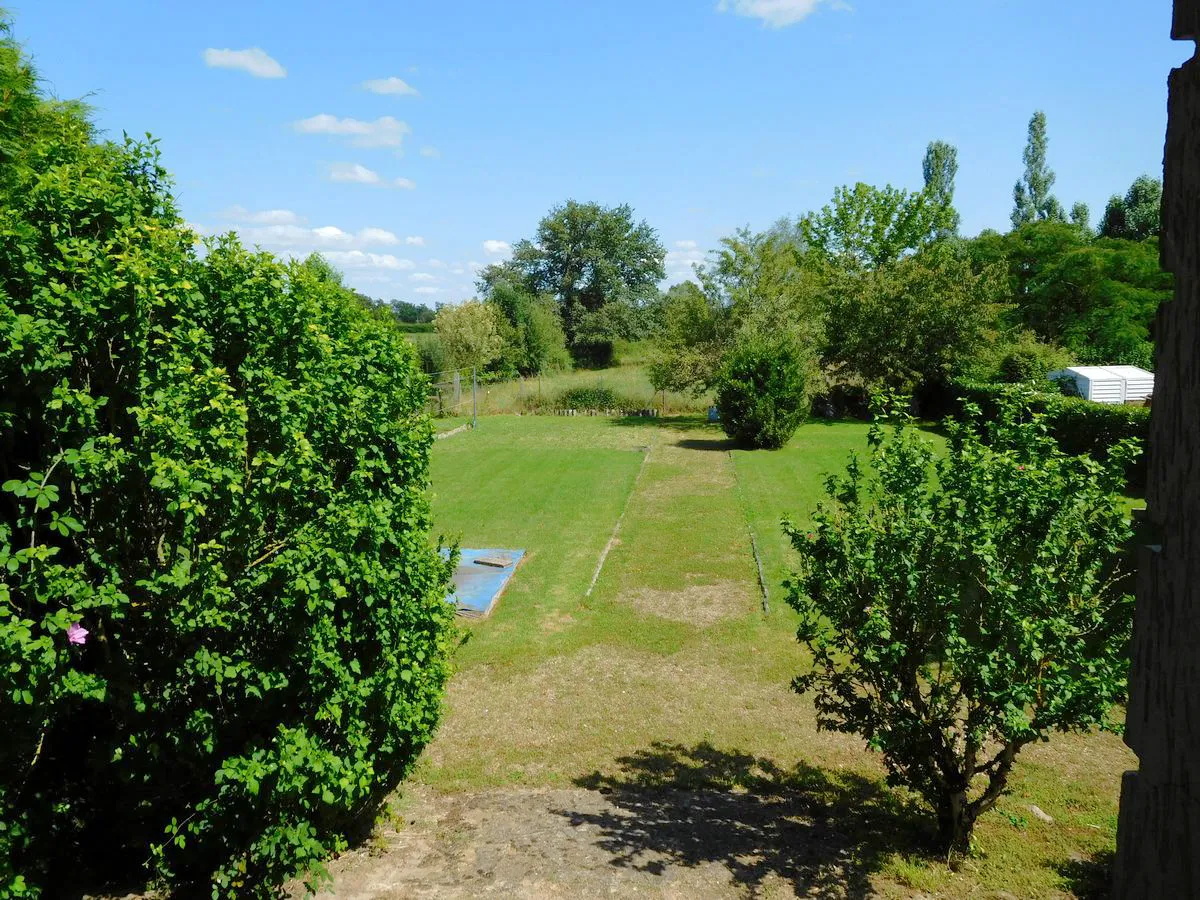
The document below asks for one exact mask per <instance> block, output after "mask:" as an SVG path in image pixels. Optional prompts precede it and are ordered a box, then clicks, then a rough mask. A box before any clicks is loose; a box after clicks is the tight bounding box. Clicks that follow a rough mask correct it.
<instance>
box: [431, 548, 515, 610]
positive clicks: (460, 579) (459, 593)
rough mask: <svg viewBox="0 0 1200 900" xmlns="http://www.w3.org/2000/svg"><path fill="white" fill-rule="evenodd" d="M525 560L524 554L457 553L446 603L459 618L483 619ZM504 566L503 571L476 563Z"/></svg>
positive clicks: (465, 550) (470, 551)
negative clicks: (503, 564)
mask: <svg viewBox="0 0 1200 900" xmlns="http://www.w3.org/2000/svg"><path fill="white" fill-rule="evenodd" d="M524 557H525V551H524V550H497V549H492V548H488V549H481V550H477V549H467V548H465V547H464V548H463V549H462V550H460V551H459V558H458V568H457V569H455V571H454V589H453V590H452V591H451V592H450V594H449V596H447V597H446V599H447V600H448V601H449V602H451V603H453V604H454V606H455V608H456V609H457V610H458V612H459V614H460V615H463V616H470V617H478V616H486V615H487V614H488V613H490V612H491V611H492V607H494V606H495V605H496V601H497V600H498V599H500V595H501V594H502V593H503V592H504V589H505V588H506V587H507V586H508V582H509V579H511V578H512V577H513V573H514V572H516V571H517V566H519V565H520V564H521V560H522V559H524ZM481 559H486V560H489V561H491V562H507V565H505V566H504V567H503V568H501V567H499V566H496V565H486V564H484V563H480V562H478V561H477V560H481Z"/></svg>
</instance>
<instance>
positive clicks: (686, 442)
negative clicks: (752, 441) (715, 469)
mask: <svg viewBox="0 0 1200 900" xmlns="http://www.w3.org/2000/svg"><path fill="white" fill-rule="evenodd" d="M675 446H676V447H682V448H683V449H684V450H706V451H709V452H714V451H715V452H718V453H725V452H727V451H729V450H736V449H737V448H738V443H737V441H734V440H731V439H730V438H683V439H682V440H678V441H676V442H675Z"/></svg>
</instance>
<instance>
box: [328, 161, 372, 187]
mask: <svg viewBox="0 0 1200 900" xmlns="http://www.w3.org/2000/svg"><path fill="white" fill-rule="evenodd" d="M329 180H330V181H351V182H354V183H355V184H379V181H380V179H379V173H378V172H376V171H374V170H373V169H368V168H367V167H366V166H360V165H359V164H358V163H334V164H333V165H332V166H330V167H329Z"/></svg>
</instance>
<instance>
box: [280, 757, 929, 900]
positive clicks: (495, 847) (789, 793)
mask: <svg viewBox="0 0 1200 900" xmlns="http://www.w3.org/2000/svg"><path fill="white" fill-rule="evenodd" d="M625 763H626V767H627V771H626V773H625V775H624V776H622V777H621V778H618V779H615V780H611V781H605V782H604V783H602V784H598V785H597V788H596V789H592V788H588V787H587V786H586V785H580V786H576V787H570V788H562V789H519V790H493V791H481V792H475V793H467V794H451V795H447V794H439V793H436V792H433V791H430V790H428V789H424V790H422V789H416V790H413V791H409V792H407V793H406V796H405V798H404V804H403V809H402V811H400V813H399V814H397V815H396V816H395V817H394V818H393V824H392V825H390V826H387V827H384V828H381V829H380V830H379V831H378V833H377V835H376V838H375V840H374V841H372V847H371V848H370V849H369V850H362V851H357V852H354V853H350V854H347V855H345V856H343V857H342V858H341V859H338V860H336V861H335V862H334V863H333V864H332V865H331V866H330V870H331V873H332V875H333V878H334V891H333V892H331V893H327V894H322V895H320V896H322V897H330V898H332V897H337V898H339V900H346V898H383V897H429V898H460V897H462V898H476V897H478V896H481V895H488V896H502V897H529V898H542V897H619V898H624V897H631V898H632V897H655V898H691V897H705V898H710V897H711V898H740V897H764V898H794V897H811V896H819V897H827V898H838V897H861V896H865V895H866V894H868V893H870V873H871V870H872V868H873V867H874V866H875V865H876V864H877V863H878V862H879V858H878V856H877V855H871V856H863V854H862V853H861V851H860V850H859V849H858V847H857V846H856V842H857V834H858V832H859V830H861V829H864V828H871V829H873V830H877V831H884V832H888V833H891V834H893V835H898V834H905V833H906V832H907V830H908V828H909V824H908V822H907V820H906V819H905V818H904V813H903V811H902V810H900V809H898V808H896V807H895V806H894V805H893V804H891V803H890V802H889V801H888V799H887V798H886V797H885V796H884V795H882V794H881V793H880V792H879V790H878V788H877V786H875V785H874V784H872V783H868V782H862V781H861V780H856V779H853V778H850V779H846V778H843V777H841V776H837V775H833V776H829V775H825V774H822V773H819V772H816V771H815V770H810V769H807V768H805V767H799V768H797V769H796V770H794V771H788V772H783V771H780V770H777V769H774V768H773V767H772V766H771V765H770V764H767V766H766V768H765V770H764V769H763V768H762V767H759V766H758V765H757V763H758V761H757V760H755V759H754V758H753V757H750V756H746V755H744V754H736V753H722V752H720V751H717V750H714V749H713V748H711V747H707V746H699V747H694V748H684V747H679V746H676V745H659V746H656V747H654V748H650V749H648V750H647V751H646V752H645V753H643V754H640V755H638V756H637V757H632V758H630V759H628V760H626V761H625ZM642 768H645V769H647V770H648V771H646V772H643V771H639V770H640V769H642ZM646 775H651V776H652V777H654V778H655V779H656V786H655V787H647V788H636V789H631V788H630V787H629V786H628V785H627V784H626V780H625V779H626V778H639V779H640V778H642V777H643V776H646ZM742 776H744V777H748V778H753V779H757V780H756V782H755V784H754V788H755V789H754V790H753V791H750V790H744V789H739V788H737V787H734V786H730V785H729V784H728V780H729V778H730V777H734V778H737V777H742ZM678 777H683V778H684V782H683V783H685V784H688V785H691V784H694V785H695V786H694V787H691V786H689V787H681V786H678V784H677V783H676V781H675V779H676V778H678ZM292 895H293V896H296V897H298V896H300V891H298V890H293V894H292Z"/></svg>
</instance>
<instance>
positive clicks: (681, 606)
mask: <svg viewBox="0 0 1200 900" xmlns="http://www.w3.org/2000/svg"><path fill="white" fill-rule="evenodd" d="M621 599H623V600H624V601H625V602H627V603H629V604H630V605H632V606H633V608H634V609H636V610H637V611H638V612H642V613H646V614H647V615H652V616H661V617H662V618H664V619H671V620H672V621H675V622H688V623H690V624H692V625H697V626H699V627H705V626H708V625H713V624H715V623H717V622H720V621H723V620H725V619H732V618H738V617H740V616H744V615H746V614H747V613H751V612H754V609H755V600H754V597H753V595H751V594H750V593H748V592H747V590H746V585H744V584H742V583H741V582H737V581H721V582H718V583H716V584H693V585H689V586H688V587H685V588H682V589H681V590H677V591H655V590H650V589H648V588H643V589H641V590H638V591H634V592H633V593H631V594H630V595H629V596H628V597H625V598H621Z"/></svg>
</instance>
